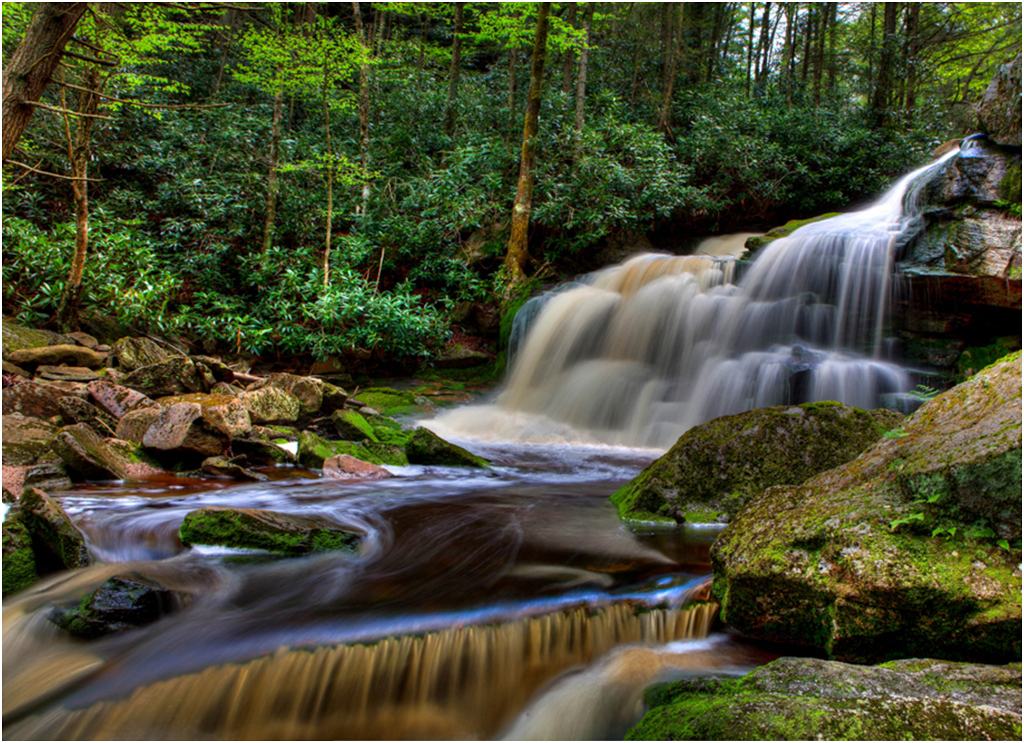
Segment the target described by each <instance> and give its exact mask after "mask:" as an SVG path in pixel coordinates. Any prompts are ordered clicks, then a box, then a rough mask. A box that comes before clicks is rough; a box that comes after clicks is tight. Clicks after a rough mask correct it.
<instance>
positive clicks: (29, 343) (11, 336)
mask: <svg viewBox="0 0 1024 743" xmlns="http://www.w3.org/2000/svg"><path fill="white" fill-rule="evenodd" d="M72 343H73V341H72V339H70V338H68V337H67V336H65V335H60V334H59V333H54V332H53V331H50V330H37V329H36V328H26V327H25V326H24V325H19V324H18V323H17V322H15V321H14V320H13V319H11V318H9V317H5V318H4V319H3V355H4V358H6V357H7V354H9V353H13V352H14V351H21V350H23V349H26V348H39V347H40V346H59V345H71V344H72Z"/></svg>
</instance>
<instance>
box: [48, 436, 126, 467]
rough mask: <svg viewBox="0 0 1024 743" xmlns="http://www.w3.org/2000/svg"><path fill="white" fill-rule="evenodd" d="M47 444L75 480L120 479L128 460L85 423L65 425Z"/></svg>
mask: <svg viewBox="0 0 1024 743" xmlns="http://www.w3.org/2000/svg"><path fill="white" fill-rule="evenodd" d="M50 448H51V449H53V451H54V453H56V454H57V456H59V457H60V458H61V459H62V460H64V464H65V465H66V466H67V468H68V470H69V472H70V474H71V475H72V477H73V478H74V479H78V480H124V479H125V478H126V477H127V476H128V464H129V462H127V461H126V460H125V459H124V457H123V456H121V455H120V454H119V453H118V452H116V451H114V450H113V449H111V447H110V446H108V445H107V442H105V441H104V440H103V439H102V438H100V436H99V434H97V433H96V431H95V430H93V429H92V428H91V427H90V426H88V425H86V424H85V423H76V424H74V425H72V426H65V427H64V428H62V429H60V431H58V432H57V434H56V435H55V436H54V437H53V440H52V442H51V443H50Z"/></svg>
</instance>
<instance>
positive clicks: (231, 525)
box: [178, 507, 360, 555]
mask: <svg viewBox="0 0 1024 743" xmlns="http://www.w3.org/2000/svg"><path fill="white" fill-rule="evenodd" d="M178 534H179V536H180V537H181V541H182V544H185V545H191V544H209V545H218V546H223V547H235V548H241V549H257V550H266V551H268V552H277V553H279V554H285V555H302V554H306V553H308V552H317V551H328V550H347V551H351V550H353V549H355V547H356V546H357V545H358V543H359V539H360V538H359V535H358V534H354V533H352V532H348V531H344V530H341V529H332V528H329V527H327V526H325V525H324V524H321V523H319V522H315V521H312V520H310V519H306V518H304V517H300V516H292V515H290V514H283V513H277V512H274V511H257V510H252V509H232V508H216V507H208V508H202V509H200V510H198V511H192V512H191V513H189V514H188V515H187V516H186V517H185V520H184V521H183V522H182V525H181V528H180V529H179V531H178Z"/></svg>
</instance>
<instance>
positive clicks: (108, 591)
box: [48, 572, 182, 640]
mask: <svg viewBox="0 0 1024 743" xmlns="http://www.w3.org/2000/svg"><path fill="white" fill-rule="evenodd" d="M181 603H182V600H181V598H180V597H179V596H178V595H177V594H175V592H174V591H172V590H170V589H169V588H165V587H164V586H162V585H160V584H159V583H156V582H155V581H152V580H150V579H149V578H146V577H144V576H142V575H139V574H138V573H134V572H128V573H122V574H121V575H115V576H113V577H112V578H110V579H108V580H107V581H106V582H104V583H103V585H102V586H100V587H99V588H97V589H96V590H95V591H93V592H92V593H89V594H87V595H86V596H85V597H84V598H83V599H82V600H81V602H79V603H78V604H76V605H74V606H70V607H55V608H54V609H53V611H51V612H50V614H49V615H48V618H49V620H50V621H51V622H53V623H54V624H56V625H57V626H58V627H60V628H61V629H64V630H66V631H67V632H69V633H71V634H72V635H74V636H75V637H81V638H83V639H86V640H91V639H94V638H97V637H103V636H104V635H109V634H113V633H115V632H124V631H126V630H131V629H135V628H137V627H143V626H145V625H147V624H151V623H153V622H155V621H156V620H158V619H159V618H160V617H162V616H165V615H167V614H170V613H172V612H174V611H175V610H176V609H178V608H179V606H180V604H181Z"/></svg>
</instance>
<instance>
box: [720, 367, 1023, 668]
mask: <svg viewBox="0 0 1024 743" xmlns="http://www.w3.org/2000/svg"><path fill="white" fill-rule="evenodd" d="M1020 400H1021V361H1020V352H1018V353H1017V354H1015V355H1013V356H1011V357H1009V358H1007V359H1006V360H1004V361H1001V362H999V363H997V364H994V365H993V366H990V367H988V368H987V369H985V370H983V371H982V372H980V373H979V374H978V375H976V376H975V377H973V378H972V379H971V380H969V381H967V382H965V383H963V384H960V385H958V386H956V387H954V388H953V389H952V390H950V391H948V392H946V393H944V394H942V395H939V396H938V397H936V398H935V399H933V400H931V401H930V402H928V403H926V404H925V405H924V406H922V407H921V408H920V410H918V411H917V412H916V413H914V414H913V415H912V416H910V417H908V418H907V419H906V420H905V422H904V424H903V425H902V426H901V427H900V429H898V430H896V431H894V432H893V433H892V434H891V435H890V437H887V438H883V439H881V440H879V441H878V442H877V443H876V444H874V445H873V446H871V447H870V448H869V449H868V450H867V451H865V452H864V453H863V454H861V456H860V457H858V458H857V459H855V460H853V461H852V462H849V463H847V464H845V465H841V466H839V467H837V468H835V469H832V470H829V471H827V472H824V473H822V474H820V475H817V476H815V477H813V478H811V479H809V480H807V481H806V482H804V483H803V484H802V485H797V486H780V487H774V488H769V489H768V490H766V491H765V492H764V493H762V494H761V495H759V496H757V497H755V498H753V499H752V500H751V501H750V502H749V503H748V504H747V506H746V507H745V508H743V509H742V510H741V511H740V512H739V513H738V514H737V516H736V518H735V519H734V520H733V521H732V523H730V524H729V526H728V527H726V529H725V530H724V531H723V532H722V534H721V535H720V536H719V538H718V540H717V541H716V542H715V544H714V546H713V547H712V550H711V560H712V567H713V570H714V583H713V590H714V595H715V597H716V598H717V599H718V601H719V602H720V604H721V605H722V618H723V620H724V621H725V622H726V623H728V624H730V625H732V626H733V627H735V628H736V629H738V630H740V631H741V632H744V633H746V634H748V635H751V636H754V637H758V638H762V639H765V640H770V641H774V642H782V643H792V644H798V645H804V646H810V647H814V648H818V649H821V650H824V651H825V652H827V653H828V654H829V656H831V657H834V658H838V659H841V660H852V661H857V662H865V661H868V662H870V661H878V660H886V659H892V658H902V657H912V656H915V655H928V656H931V657H937V658H946V659H950V660H978V661H985V662H997V663H998V662H1007V661H1011V660H1014V659H1016V660H1018V661H1019V659H1020V655H1021V573H1020V569H1019V567H1018V566H1019V564H1020V561H1021V552H1020V542H1019V539H1020V533H1021V498H1020V493H1021V406H1020ZM1002 540H1005V541H1002ZM1010 540H1013V541H1012V542H1011V541H1010Z"/></svg>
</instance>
